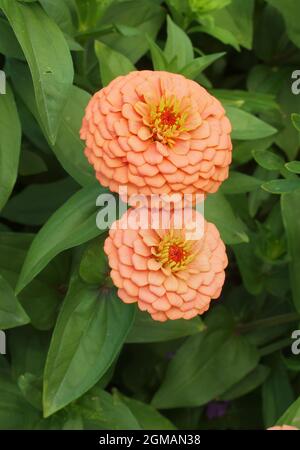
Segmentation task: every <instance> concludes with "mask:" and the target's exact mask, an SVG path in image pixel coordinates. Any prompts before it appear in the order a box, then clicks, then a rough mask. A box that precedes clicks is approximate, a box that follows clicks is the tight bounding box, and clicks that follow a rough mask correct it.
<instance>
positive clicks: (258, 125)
mask: <svg viewBox="0 0 300 450" xmlns="http://www.w3.org/2000/svg"><path fill="white" fill-rule="evenodd" d="M226 113H227V115H228V117H229V119H230V121H231V124H232V134H231V137H232V138H233V139H241V140H248V139H261V138H265V137H267V136H271V135H272V134H275V133H276V132H277V130H276V129H275V128H274V127H272V126H271V125H269V124H268V123H266V122H263V121H262V120H261V119H258V118H257V117H255V116H253V115H252V114H250V113H248V112H246V111H243V110H242V109H239V108H236V107H234V106H226Z"/></svg>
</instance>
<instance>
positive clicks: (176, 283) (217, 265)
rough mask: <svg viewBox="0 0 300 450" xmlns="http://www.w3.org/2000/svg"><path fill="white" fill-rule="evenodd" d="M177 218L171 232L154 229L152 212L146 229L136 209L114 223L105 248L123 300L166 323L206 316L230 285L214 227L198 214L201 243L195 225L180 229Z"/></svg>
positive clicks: (173, 221)
mask: <svg viewBox="0 0 300 450" xmlns="http://www.w3.org/2000/svg"><path fill="white" fill-rule="evenodd" d="M178 214H180V213H178V211H176V212H173V213H172V217H171V220H170V226H167V227H165V228H160V229H154V228H153V226H152V225H151V224H150V221H151V220H153V212H151V213H150V214H149V217H151V218H150V221H149V222H148V223H149V224H150V225H151V226H149V227H147V226H145V221H144V222H143V221H141V210H140V209H133V208H131V209H129V210H128V211H127V212H126V213H125V214H124V215H123V216H122V218H121V219H120V220H119V221H117V222H115V223H114V225H113V226H112V228H111V229H110V232H109V237H108V238H107V239H106V241H105V244H104V251H105V252H106V254H107V255H108V260H109V265H110V267H111V278H112V280H113V282H114V284H115V285H116V286H117V287H118V295H119V297H120V298H121V300H123V301H124V302H125V303H135V302H137V303H138V306H139V308H140V309H141V310H142V311H148V313H150V314H151V316H152V318H153V319H155V320H159V321H162V322H163V321H165V320H167V319H172V320H173V319H181V318H184V319H191V318H192V317H195V316H196V315H197V314H203V313H204V312H205V311H207V309H208V308H209V305H210V302H211V299H216V298H218V297H219V296H220V293H221V290H222V286H223V283H224V280H225V272H224V269H225V267H226V266H227V256H226V251H225V245H224V243H223V241H222V240H221V238H220V235H219V232H218V230H217V228H216V227H215V225H213V224H212V223H208V222H206V221H205V220H204V219H203V217H202V216H200V214H199V213H198V212H196V211H193V218H192V221H194V222H195V223H196V219H200V220H199V223H201V219H202V223H203V227H202V233H201V237H200V235H199V238H198V239H194V237H195V235H193V234H190V233H192V230H193V227H191V225H190V224H189V226H184V227H182V228H178V226H177V225H176V227H175V225H174V224H175V223H177V222H176V220H175V215H178ZM146 225H147V220H146ZM191 237H192V238H193V239H191Z"/></svg>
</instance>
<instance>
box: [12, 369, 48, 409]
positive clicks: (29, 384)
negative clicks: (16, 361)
mask: <svg viewBox="0 0 300 450" xmlns="http://www.w3.org/2000/svg"><path fill="white" fill-rule="evenodd" d="M18 386H19V389H20V391H21V392H22V394H23V395H24V397H25V398H26V400H27V401H28V403H30V405H32V406H33V407H34V408H36V409H38V410H41V411H42V409H43V407H42V387H43V379H42V377H39V378H38V377H37V376H36V375H33V374H32V373H24V374H22V375H20V377H19V379H18Z"/></svg>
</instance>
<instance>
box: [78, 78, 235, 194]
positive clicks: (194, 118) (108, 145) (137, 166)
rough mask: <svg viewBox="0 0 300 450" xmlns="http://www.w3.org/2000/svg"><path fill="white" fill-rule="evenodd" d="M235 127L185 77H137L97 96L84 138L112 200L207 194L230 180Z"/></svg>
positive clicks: (85, 121)
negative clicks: (116, 195) (123, 192)
mask: <svg viewBox="0 0 300 450" xmlns="http://www.w3.org/2000/svg"><path fill="white" fill-rule="evenodd" d="M230 132H231V125H230V122H229V120H228V118H227V117H226V115H225V111H224V108H223V107H222V105H221V103H220V102H219V101H218V100H217V99H216V98H215V97H213V96H212V95H210V94H209V93H208V92H207V91H206V90H205V89H204V88H203V87H201V86H200V85H199V84H198V83H196V82H195V81H192V80H188V79H186V78H185V77H184V76H182V75H178V74H174V73H168V72H160V71H150V70H144V71H136V72H131V73H129V74H128V75H126V76H119V77H118V78H116V79H115V80H113V81H112V82H111V83H110V84H109V85H108V86H107V87H105V88H103V89H101V90H100V91H99V92H96V93H95V95H94V96H93V97H92V99H91V100H90V102H89V104H88V106H87V108H86V114H85V117H84V118H83V123H82V128H81V132H80V136H81V138H82V139H83V140H85V141H86V148H85V155H86V156H87V158H88V160H89V162H90V163H91V164H92V165H93V166H94V169H95V172H96V177H97V179H98V180H99V182H100V183H101V184H102V185H103V186H105V187H109V189H110V190H111V191H113V192H119V187H120V186H126V187H127V189H128V195H129V196H130V195H132V194H143V195H150V194H171V193H177V192H180V193H188V194H195V193H200V194H206V193H213V192H216V191H217V189H218V188H219V186H220V184H221V183H222V182H223V181H224V180H225V179H226V178H227V177H228V170H229V169H228V166H229V164H230V162H231V153H232V152H231V150H232V144H231V139H230Z"/></svg>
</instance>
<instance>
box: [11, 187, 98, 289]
mask: <svg viewBox="0 0 300 450" xmlns="http://www.w3.org/2000/svg"><path fill="white" fill-rule="evenodd" d="M103 192H105V190H104V189H103V188H101V187H100V186H92V187H86V188H83V189H81V190H80V191H79V192H77V193H76V194H75V195H73V197H71V198H70V199H69V200H68V201H67V202H66V203H65V204H64V205H63V206H61V207H60V208H59V209H58V210H57V211H55V213H54V214H53V215H52V216H51V217H50V219H49V220H48V221H47V222H46V224H45V225H44V226H43V228H42V229H41V230H40V231H39V232H38V234H37V235H36V237H35V239H34V240H33V242H32V245H31V247H30V249H29V251H28V253H27V256H26V259H25V262H24V266H23V267H22V271H21V274H20V278H19V281H18V285H17V291H18V292H20V291H21V290H22V289H23V288H24V287H25V286H26V285H27V284H28V283H29V282H30V281H31V280H32V279H33V278H34V277H35V276H36V275H37V274H38V273H39V272H40V271H41V270H42V269H43V268H44V267H45V266H46V265H47V264H48V263H49V261H51V259H53V258H54V257H55V256H56V255H58V254H59V253H61V252H62V251H64V250H67V249H69V248H72V247H75V246H76V245H80V244H82V243H84V242H86V241H89V240H90V239H92V238H94V237H96V236H97V235H98V234H101V230H99V229H98V228H97V226H96V214H97V209H96V199H97V197H98V195H99V194H100V193H103Z"/></svg>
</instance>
